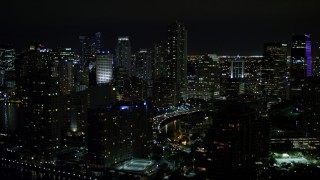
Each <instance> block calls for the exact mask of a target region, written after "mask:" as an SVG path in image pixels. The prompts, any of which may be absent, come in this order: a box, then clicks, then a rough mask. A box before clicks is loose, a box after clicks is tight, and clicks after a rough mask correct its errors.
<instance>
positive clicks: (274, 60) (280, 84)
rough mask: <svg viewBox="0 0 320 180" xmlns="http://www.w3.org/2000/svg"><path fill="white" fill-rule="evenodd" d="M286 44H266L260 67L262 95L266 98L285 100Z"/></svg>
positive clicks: (286, 78)
mask: <svg viewBox="0 0 320 180" xmlns="http://www.w3.org/2000/svg"><path fill="white" fill-rule="evenodd" d="M287 48H288V47H287V44H283V43H266V44H265V45H264V60H263V62H262V66H261V87H262V93H263V94H264V95H266V96H268V97H274V98H278V97H281V98H285V96H286V86H287V81H288V76H287Z"/></svg>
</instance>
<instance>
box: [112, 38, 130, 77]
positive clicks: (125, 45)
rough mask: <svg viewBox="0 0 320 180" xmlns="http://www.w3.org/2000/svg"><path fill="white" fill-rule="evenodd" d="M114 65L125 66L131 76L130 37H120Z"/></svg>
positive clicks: (117, 66)
mask: <svg viewBox="0 0 320 180" xmlns="http://www.w3.org/2000/svg"><path fill="white" fill-rule="evenodd" d="M115 52H116V54H115V61H114V67H115V68H116V69H118V68H125V69H126V71H127V74H128V77H129V78H130V77H131V44H130V40H129V37H127V36H125V37H119V38H118V43H117V45H116V50H115Z"/></svg>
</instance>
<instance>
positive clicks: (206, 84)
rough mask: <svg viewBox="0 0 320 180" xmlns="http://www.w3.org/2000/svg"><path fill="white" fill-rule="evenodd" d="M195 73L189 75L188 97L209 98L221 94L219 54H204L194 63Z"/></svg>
mask: <svg viewBox="0 0 320 180" xmlns="http://www.w3.org/2000/svg"><path fill="white" fill-rule="evenodd" d="M194 69H195V70H194V71H195V72H194V75H193V76H192V75H190V76H188V92H187V97H186V99H189V98H200V99H204V100H209V99H211V98H214V95H215V94H216V96H217V95H219V90H220V73H219V72H220V71H219V66H218V57H217V55H214V54H211V55H203V56H201V57H200V58H199V59H198V60H196V61H195V63H194Z"/></svg>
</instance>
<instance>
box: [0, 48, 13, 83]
mask: <svg viewBox="0 0 320 180" xmlns="http://www.w3.org/2000/svg"><path fill="white" fill-rule="evenodd" d="M15 56H16V53H15V50H14V49H13V48H11V47H9V46H0V87H1V86H3V87H9V88H10V87H13V86H14V84H15V83H14V82H13V81H12V80H11V78H7V77H10V74H12V73H11V72H13V71H14V60H15Z"/></svg>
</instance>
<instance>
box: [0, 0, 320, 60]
mask: <svg viewBox="0 0 320 180" xmlns="http://www.w3.org/2000/svg"><path fill="white" fill-rule="evenodd" d="M319 5H320V2H319V1H315V0H310V1H308V2H305V1H300V0H293V1H290V2H278V1H275V0H272V1H265V0H263V1H259V2H256V1H252V0H246V1H241V2H237V1H235V2H233V1H231V0H228V1H216V2H214V1H207V0H203V1H193V0H192V1H188V2H185V1H181V0H177V1H174V2H171V1H161V2H158V1H156V2H149V1H145V0H140V1H125V0H122V1H109V2H106V1H99V0H95V1H90V2H78V1H68V2H64V1H59V0H57V1H54V2H46V4H43V3H41V1H32V2H15V1H6V2H4V5H3V7H6V8H4V10H3V11H1V12H0V15H1V16H2V17H5V18H4V19H3V21H2V28H1V29H0V44H11V45H12V46H13V47H15V48H17V49H18V50H22V49H24V48H25V47H26V46H27V45H28V44H30V43H31V42H32V41H46V42H47V44H48V47H51V48H55V47H58V46H60V47H71V48H73V49H75V50H76V51H78V49H79V48H80V43H79V40H78V37H79V36H80V35H90V34H94V33H95V32H101V33H102V37H103V45H104V48H105V49H107V50H110V51H114V48H115V45H116V42H117V37H118V36H129V38H130V40H131V44H132V48H133V51H137V50H139V49H140V48H152V47H153V44H154V43H157V42H159V41H165V40H166V37H167V35H166V33H167V27H168V26H169V25H170V24H171V23H172V22H174V21H176V20H178V21H182V22H184V23H185V26H186V28H187V30H188V54H204V53H216V54H220V55H223V54H232V55H236V54H240V55H255V54H262V52H263V44H264V43H266V42H281V43H288V44H290V43H291V35H292V34H293V33H295V34H303V33H310V34H311V38H312V41H313V42H314V43H315V42H318V41H319V37H320V33H319V32H320V25H319V23H317V21H318V19H320V14H319V13H317V7H319Z"/></svg>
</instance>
